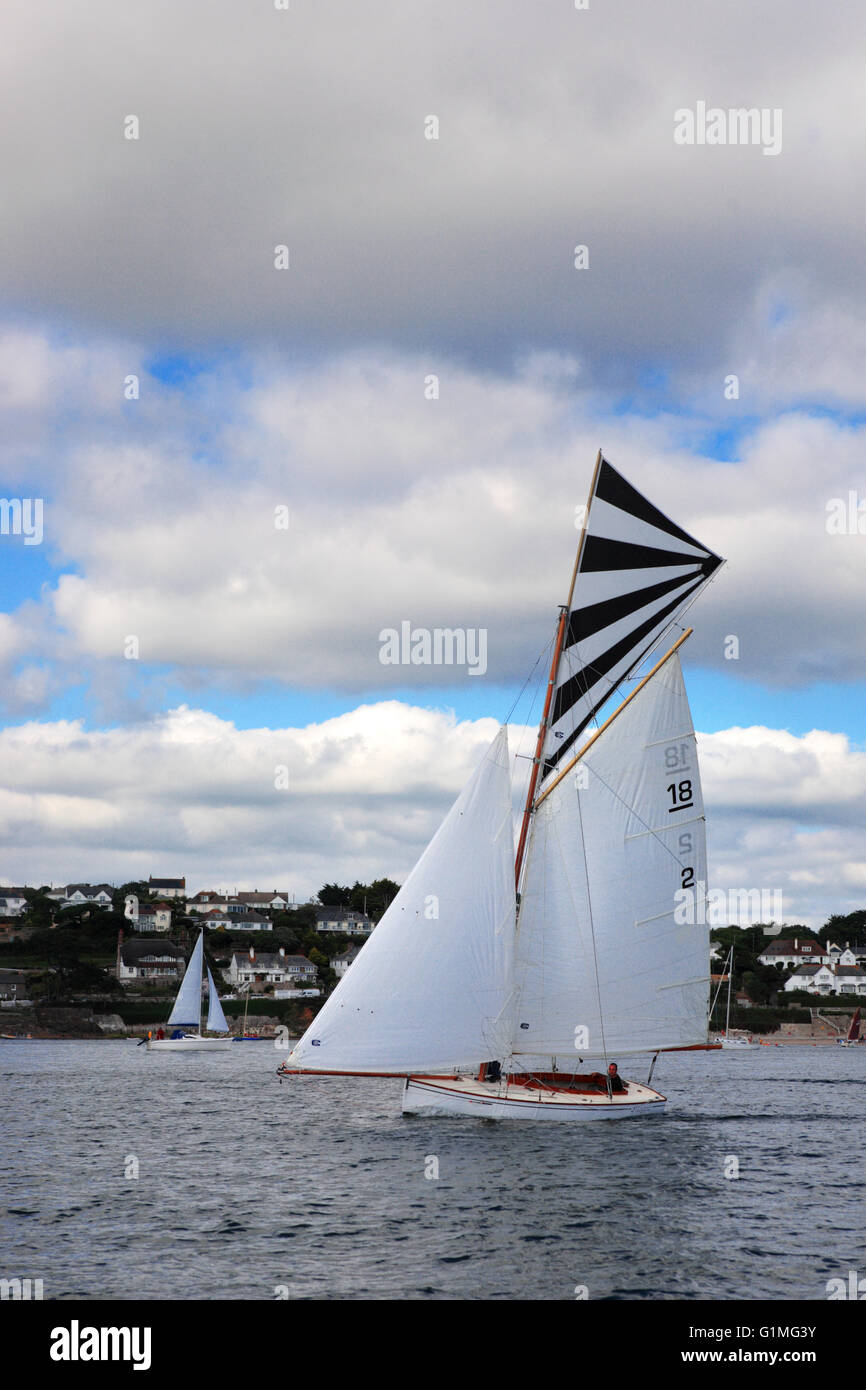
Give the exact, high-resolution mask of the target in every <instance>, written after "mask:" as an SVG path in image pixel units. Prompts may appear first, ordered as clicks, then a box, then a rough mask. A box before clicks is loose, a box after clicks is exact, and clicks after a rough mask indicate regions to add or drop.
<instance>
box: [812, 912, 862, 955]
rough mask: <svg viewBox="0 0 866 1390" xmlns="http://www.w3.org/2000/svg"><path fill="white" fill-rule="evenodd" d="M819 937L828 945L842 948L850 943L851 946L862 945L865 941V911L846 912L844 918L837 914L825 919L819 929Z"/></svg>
mask: <svg viewBox="0 0 866 1390" xmlns="http://www.w3.org/2000/svg"><path fill="white" fill-rule="evenodd" d="M820 936H821V938H822V940H823V941H825V942H826V943H827V944H828V945H830V944H831V943H832V944H833V945H835V946H844V945H845V942H846V941H850V942H851V945H852V946H855V945H863V943H864V941H866V909H864V908H859V909H858V911H857V912H848V913H846V914H845V915H844V916H842V915H840V914H839V913H838V912H836V913H833V915H832V916H831V917H828V918H827V921H826V923H825V924H824V926H823V927H822V928H821V932H820Z"/></svg>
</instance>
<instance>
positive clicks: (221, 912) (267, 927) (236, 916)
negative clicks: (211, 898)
mask: <svg viewBox="0 0 866 1390" xmlns="http://www.w3.org/2000/svg"><path fill="white" fill-rule="evenodd" d="M202 925H203V926H205V927H208V928H209V929H210V930H211V931H213V929H214V928H215V927H225V929H226V931H273V929H274V924H273V922H271V921H269V920H268V918H267V917H262V916H261V914H260V913H258V912H250V911H248V910H243V911H238V912H235V911H233V910H231V908H222V907H214V908H212V909H211V910H210V912H206V913H205V914H204V916H203V917H202Z"/></svg>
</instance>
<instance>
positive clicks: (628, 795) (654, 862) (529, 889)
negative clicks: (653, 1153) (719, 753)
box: [513, 651, 709, 1070]
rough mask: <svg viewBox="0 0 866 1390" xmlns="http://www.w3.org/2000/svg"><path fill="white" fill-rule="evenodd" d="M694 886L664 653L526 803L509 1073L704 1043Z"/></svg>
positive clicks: (697, 858) (701, 945)
mask: <svg viewBox="0 0 866 1390" xmlns="http://www.w3.org/2000/svg"><path fill="white" fill-rule="evenodd" d="M705 883H706V837H705V827H704V817H703V802H702V798H701V786H700V777H699V773H698V762H697V750H696V745H695V735H694V727H693V725H692V719H691V714H690V711H689V705H688V699H687V697H686V692H685V686H684V684H683V678H682V671H681V668H680V662H679V656H678V654H677V653H676V652H675V651H674V652H673V653H672V654H669V655H668V657H667V658H666V659H665V660H664V661H663V662H662V663H660V664H659V666H658V668H657V669H656V670H655V671H654V673H653V674H652V675H651V676H650V677H649V678H648V679H647V680H646V683H645V684H642V686H641V687H639V688H638V689H637V691H636V692H635V694H634V695H633V697H632V698H631V699H630V700H629V701H628V702H627V703H626V704H625V705H623V706H622V707H621V709H620V711H619V712H618V713H617V714H616V715H615V716H614V718H613V719H612V721H611V722H610V724H609V725H608V726H607V727H606V728H605V729H604V730H603V732H601V733H600V734H599V735H598V737H597V738H596V739H595V741H594V742H593V743H592V744H591V746H590V747H588V749H587V751H586V752H585V754H584V755H583V756H582V757H581V758H580V760H579V761H578V762H576V763H575V765H574V766H573V767H572V768H571V769H570V770H569V771H568V772H566V773H565V775H564V776H563V777H562V778H561V780H560V781H559V782H558V783H557V784H556V785H554V786H553V789H552V790H551V791H550V792H549V794H547V795H545V794H542V797H541V798H540V799H539V803H538V805H537V809H536V811H535V814H534V819H533V826H532V833H531V837H530V842H529V848H528V851H527V859H526V866H525V872H524V877H523V886H522V894H521V902H520V913H519V917H518V927H517V945H516V960H515V973H516V985H517V1005H516V1016H515V1029H514V1039H513V1052H514V1054H515V1067H516V1068H518V1069H521V1070H529V1069H532V1068H533V1067H539V1066H541V1065H543V1066H544V1067H545V1068H548V1069H549V1067H550V1063H551V1058H556V1065H557V1067H558V1068H560V1069H564V1068H568V1069H571V1070H576V1069H577V1062H578V1059H579V1058H586V1057H611V1056H613V1057H615V1056H616V1054H617V1053H619V1054H623V1053H629V1052H643V1051H653V1052H654V1051H656V1050H658V1049H661V1048H666V1047H683V1046H689V1045H692V1044H697V1043H705V1042H706V1040H707V1004H708V998H709V968H708V962H709V932H708V929H707V927H706V925H701V924H700V923H699V924H695V916H696V915H697V916H698V918H700V917H701V916H703V915H705V914H702V913H701V912H700V909H699V910H698V912H697V914H695V913H694V912H691V913H689V911H688V909H687V906H686V907H685V908H683V907H682V904H683V903H684V902H685V900H684V899H683V898H682V893H681V890H687V891H688V890H690V889H694V890H695V891H696V892H697V893H699V892H701V891H702V889H703V886H704V885H705ZM678 892H680V893H681V896H680V897H679V898H678V897H677V893H678ZM677 918H686V919H687V920H685V921H683V922H682V924H680V922H679V921H678V920H677Z"/></svg>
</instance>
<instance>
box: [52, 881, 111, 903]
mask: <svg viewBox="0 0 866 1390" xmlns="http://www.w3.org/2000/svg"><path fill="white" fill-rule="evenodd" d="M113 892H114V890H113V888H112V887H111V884H110V883H97V884H96V886H95V887H94V886H93V885H92V884H90V883H67V885H66V888H65V889H64V890H63V895H62V897H61V898H60V905H61V907H80V906H81V905H82V903H91V904H92V905H93V906H94V907H102V908H107V907H111V903H112V894H113ZM55 896H56V895H55V894H54V893H50V894H49V897H52V898H54V897H55Z"/></svg>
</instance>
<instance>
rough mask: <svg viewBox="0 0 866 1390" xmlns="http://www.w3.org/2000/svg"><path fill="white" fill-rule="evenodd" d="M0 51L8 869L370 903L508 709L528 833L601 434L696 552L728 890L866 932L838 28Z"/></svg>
mask: <svg viewBox="0 0 866 1390" xmlns="http://www.w3.org/2000/svg"><path fill="white" fill-rule="evenodd" d="M4 29H5V31H6V38H7V42H6V43H5V44H4V45H3V52H2V55H0V64H2V67H3V81H2V83H0V105H2V107H3V108H5V109H4V110H3V111H2V116H3V119H2V120H0V142H2V156H0V158H2V168H3V173H4V188H5V191H6V196H5V197H4V199H3V200H2V204H0V234H2V240H3V247H4V254H3V257H2V261H0V276H2V281H3V295H2V301H0V302H2V310H0V417H2V418H0V423H2V431H0V438H2V455H0V530H2V533H0V597H2V601H0V720H2V723H0V882H5V883H7V884H18V883H22V882H23V883H31V884H38V883H41V882H54V883H60V882H68V881H76V880H82V879H84V880H89V881H93V882H97V881H102V880H107V881H110V882H116V883H120V882H123V881H126V880H129V879H133V878H137V877H139V876H142V875H144V876H147V874H148V873H152V874H154V875H155V876H175V875H181V874H184V875H185V876H186V878H187V883H188V886H189V887H190V889H191V890H192V891H195V890H196V889H199V888H214V887H223V886H228V887H230V888H234V887H247V888H274V887H277V888H280V889H287V890H288V891H290V892H292V893H294V894H295V895H296V897H297V898H298V899H299V900H305V899H306V898H307V897H309V896H310V894H312V893H315V891H316V890H317V889H318V887H319V886H320V885H321V884H322V883H324V882H326V881H334V880H336V881H339V882H350V883H351V882H354V881H355V880H356V879H360V880H361V881H367V880H369V879H372V878H376V877H381V876H383V875H388V876H390V877H393V878H396V879H397V880H398V881H399V880H401V879H402V878H403V877H405V875H406V874H407V873H408V871H409V869H410V868H411V867H412V864H413V863H414V862H415V860H416V859H417V857H418V855H419V854H420V852H421V851H422V849H423V848H424V845H425V844H426V842H427V840H428V839H429V837H430V836H431V835H432V833H433V832H434V830H435V828H436V826H437V825H438V823H439V821H440V819H441V818H442V816H443V815H444V813H445V811H446V810H447V808H448V806H449V804H450V803H451V801H452V800H453V799H454V797H455V796H456V795H457V793H458V791H459V789H460V787H461V785H462V783H463V782H464V781H465V779H466V777H467V776H468V775H469V774H470V772H471V770H472V768H473V766H474V764H475V762H477V760H478V758H479V757H480V755H481V753H482V751H483V749H484V747H485V746H486V744H487V743H488V742H489V741H490V739H491V738H492V737H493V734H494V733H495V731H496V728H497V727H498V724H499V722H501V721H502V720H503V719H506V718H509V719H511V720H512V721H513V722H514V727H513V731H512V749H513V751H514V753H515V755H516V763H515V768H516V776H515V782H516V790H515V803H517V802H518V801H519V796H520V788H521V785H522V782H523V780H524V779H525V773H526V767H527V762H526V755H527V753H529V752H531V743H532V733H531V729H532V726H533V724H534V722H536V721H537V719H538V716H539V712H540V710H539V692H540V690H541V689H542V687H543V682H544V678H545V674H546V672H545V661H546V660H547V659H549V648H550V642H551V639H552V637H553V633H554V630H555V625H556V620H557V615H558V606H559V604H561V603H562V602H563V601H564V599H565V597H566V595H567V591H568V582H569V579H570V574H571V566H572V563H573V557H574V551H575V546H576V543H577V537H578V526H577V525H576V521H577V522H578V524H579V509H580V507H581V506H582V505H583V503H584V502H585V501H586V496H587V492H588V489H589V483H590V478H591V474H592V468H593V464H594V461H595V457H596V453H597V450H598V449H599V448H603V450H604V453H605V456H606V457H607V458H608V459H610V461H611V462H612V463H613V464H614V465H615V467H617V468H618V469H620V470H621V471H622V472H623V473H624V474H625V475H626V477H628V479H629V480H630V481H631V482H632V483H633V484H634V486H635V487H637V488H638V489H639V490H640V491H641V492H644V493H645V494H646V495H647V496H649V497H650V498H651V499H652V500H653V502H654V503H655V504H656V505H657V506H659V507H660V508H661V509H662V510H663V511H665V512H667V513H668V514H669V515H671V516H672V517H673V518H674V519H675V520H676V521H677V522H678V523H679V524H680V525H681V526H683V527H685V528H686V529H687V530H688V531H690V532H691V533H693V534H694V535H696V536H697V537H699V538H700V540H701V541H703V542H705V543H706V544H707V545H708V546H709V547H710V548H712V549H713V550H714V551H716V552H717V553H719V554H721V555H723V556H725V557H726V559H727V565H726V567H725V568H724V569H723V570H722V571H721V572H720V573H719V574H718V575H717V576H716V578H715V579H714V581H713V583H712V584H711V585H710V586H709V588H708V589H707V590H706V591H705V593H704V594H703V595H702V596H701V598H700V600H699V602H698V604H697V605H696V606H695V607H694V608H693V609H692V610H691V612H690V614H689V622H690V623H691V624H692V625H693V626H694V628H695V632H694V635H693V636H692V637H691V638H690V640H689V642H688V643H687V644H686V647H685V648H684V650H683V663H684V670H685V674H686V680H687V685H688V689H689V693H690V698H691V703H692V709H693V714H694V721H695V726H696V728H697V729H698V731H699V747H700V753H701V766H702V776H703V782H704V795H705V801H706V807H707V822H708V840H709V870H710V883H711V886H713V887H717V888H722V889H735V890H739V889H766V890H778V892H779V894H780V895H781V897H780V899H779V901H781V903H782V917H783V920H785V921H787V922H791V923H804V924H807V925H812V926H818V925H820V924H821V923H822V922H823V921H824V920H826V917H827V916H828V915H829V914H830V913H832V912H847V911H852V910H854V909H855V908H859V907H862V906H864V905H866V840H864V836H863V826H864V821H866V642H864V618H863V594H864V590H866V582H864V581H866V560H864V546H866V503H864V505H863V514H862V516H861V514H860V511H859V507H860V500H861V497H863V498H866V476H864V463H863V458H864V447H863V446H864V436H866V385H864V372H863V360H864V352H866V313H864V310H866V304H864V300H866V276H864V275H863V261H862V211H863V195H862V192H861V191H860V186H861V184H862V179H861V178H860V177H859V175H858V171H859V170H861V169H862V168H863V163H864V153H866V148H864V147H866V130H864V126H863V122H862V119H861V118H860V112H859V102H860V94H861V93H862V90H863V87H864V83H866V70H864V69H866V56H864V55H866V45H864V42H863V40H864V38H866V33H864V30H866V12H864V11H863V9H862V6H860V5H859V4H857V3H854V0H847V2H845V0H843V3H840V4H837V5H835V6H833V7H831V8H830V9H829V10H828V9H826V7H825V8H821V7H816V6H814V5H812V4H807V3H805V0H765V3H763V4H762V5H761V6H758V7H756V6H754V5H753V4H751V3H748V0H731V3H728V4H726V5H724V6H714V7H709V6H695V5H693V4H691V3H688V0H660V3H657V4H654V5H648V4H646V0H619V3H617V4H615V5H614V4H610V3H603V0H590V4H589V6H588V7H586V8H581V9H578V8H577V7H576V5H575V4H573V3H572V2H571V0H544V3H541V4H538V5H532V6H530V5H527V4H526V3H522V2H521V0H476V3H473V4H472V5H471V6H467V5H465V4H461V3H456V0H439V3H437V4H436V5H435V6H431V5H429V4H426V3H424V4H422V3H420V2H419V0H369V2H368V3H365V4H364V5H361V6H359V5H355V4H351V3H348V0H290V4H289V6H288V7H287V8H282V7H280V8H278V7H277V4H269V3H262V4H259V5H256V6H251V5H249V4H248V3H244V0H208V3H207V5H205V4H204V3H203V2H202V0H186V3H185V4H184V5H183V6H177V5H176V4H173V3H168V2H167V0H148V4H147V5H145V6H131V5H118V4H117V3H116V0H111V3H107V0H92V3H90V4H88V6H87V7H86V9H85V10H82V9H81V8H80V7H75V8H70V7H69V6H67V5H64V4H61V3H59V0H46V3H44V4H42V5H40V6H36V7H34V6H30V7H19V8H18V11H17V12H16V13H10V14H9V15H7V16H6V18H5V19H4ZM738 108H748V109H755V110H756V111H757V112H759V113H764V117H765V120H764V124H763V125H761V124H760V122H758V124H757V125H756V126H755V127H754V129H752V128H751V127H750V128H749V138H748V139H747V140H744V141H743V142H740V143H736V142H735V141H734V140H733V139H728V138H727V135H728V134H730V135H731V136H732V137H733V135H734V124H733V119H731V120H730V121H728V116H727V113H728V112H729V111H732V110H735V109H738ZM700 110H703V111H705V112H706V111H712V110H716V111H718V112H719V113H720V118H721V128H722V129H723V130H724V131H726V132H727V134H726V139H725V143H719V142H718V141H717V140H710V139H709V137H707V139H705V140H704V142H703V143H698V141H697V137H696V141H695V143H693V144H682V143H679V142H678V141H677V139H676V138H675V132H676V130H677V129H678V127H681V126H682V120H681V118H680V117H679V116H678V113H681V112H683V111H687V112H694V113H695V121H696V124H695V130H697V123H699V120H700V116H699V111H700ZM719 128H720V127H719V122H718V121H717V123H716V130H717V132H718V129H719ZM771 134H772V138H771ZM579 247H582V248H585V249H584V251H583V252H582V253H578V251H577V248H579ZM578 263H580V264H578ZM14 501H17V502H18V503H20V504H21V505H22V507H23V511H22V512H21V521H20V524H16V516H15V513H14V511H13V510H12V509H11V503H12V502H14ZM3 502H5V503H6V504H7V506H6V508H5V510H4V509H3V506H2V504H3ZM28 517H29V524H28ZM4 518H5V520H4ZM861 522H862V532H861V530H860V529H859V527H860V523H861ZM404 622H409V623H410V624H411V625H412V626H413V627H427V628H431V629H432V628H435V627H449V628H462V629H466V630H467V631H468V632H472V633H478V632H479V631H482V630H483V632H484V633H485V640H486V650H485V660H484V662H483V666H484V669H483V670H482V669H481V666H482V663H480V662H479V663H476V669H475V670H472V669H471V668H470V667H469V666H468V665H467V666H465V667H463V668H459V669H458V668H455V667H453V666H452V667H445V666H442V667H435V666H417V667H416V666H412V665H399V666H388V665H384V664H383V663H382V660H381V652H382V641H381V638H380V634H381V633H382V632H383V631H384V630H386V629H392V628H393V629H398V630H399V629H400V627H401V624H402V623H404ZM732 638H734V639H736V640H735V641H734V642H732V641H731V639H732ZM521 692H522V693H521Z"/></svg>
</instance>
